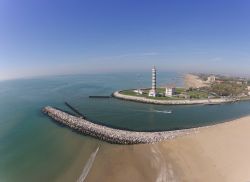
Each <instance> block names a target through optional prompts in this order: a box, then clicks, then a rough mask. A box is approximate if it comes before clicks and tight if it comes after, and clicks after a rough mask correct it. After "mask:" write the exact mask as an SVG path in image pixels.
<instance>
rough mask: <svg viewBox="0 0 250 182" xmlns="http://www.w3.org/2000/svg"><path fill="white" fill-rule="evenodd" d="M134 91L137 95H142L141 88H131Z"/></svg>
mask: <svg viewBox="0 0 250 182" xmlns="http://www.w3.org/2000/svg"><path fill="white" fill-rule="evenodd" d="M133 91H134V92H135V93H137V94H139V95H142V94H143V91H142V90H141V89H136V90H133Z"/></svg>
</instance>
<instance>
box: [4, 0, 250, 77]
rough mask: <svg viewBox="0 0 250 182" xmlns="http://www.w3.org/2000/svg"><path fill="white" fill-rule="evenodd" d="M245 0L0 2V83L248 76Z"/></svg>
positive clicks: (249, 29) (249, 34) (248, 5)
mask: <svg viewBox="0 0 250 182" xmlns="http://www.w3.org/2000/svg"><path fill="white" fill-rule="evenodd" d="M249 9H250V1H248V0H235V1H231V0H224V1H223V0H209V1H208V0H206V1H205V0H175V1H173V0H157V1H153V0H145V1H135V0H79V1H78V0H75V1H73V0H68V1H63V0H58V1H57V0H54V1H50V0H42V1H37V0H0V79H6V78H18V77H27V76H29V77H30V76H37V75H51V74H72V73H73V74H74V73H77V74H78V73H83V74H84V73H106V72H120V71H124V72H125V71H145V70H150V69H151V66H152V65H156V66H157V67H158V69H159V70H162V71H187V72H189V71H198V72H199V71H200V72H203V71H207V72H223V73H234V74H248V73H250V23H249V22H250V11H249Z"/></svg>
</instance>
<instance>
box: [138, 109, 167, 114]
mask: <svg viewBox="0 0 250 182" xmlns="http://www.w3.org/2000/svg"><path fill="white" fill-rule="evenodd" d="M133 111H138V112H154V113H155V112H157V113H163V114H172V110H133Z"/></svg>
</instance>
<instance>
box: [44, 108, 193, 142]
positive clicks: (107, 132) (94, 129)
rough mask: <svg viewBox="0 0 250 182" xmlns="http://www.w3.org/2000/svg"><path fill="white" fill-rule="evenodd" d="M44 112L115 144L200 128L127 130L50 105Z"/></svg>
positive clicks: (160, 138)
mask: <svg viewBox="0 0 250 182" xmlns="http://www.w3.org/2000/svg"><path fill="white" fill-rule="evenodd" d="M43 112H44V113H45V114H47V115H48V116H50V117H51V118H53V119H54V120H55V121H57V122H59V123H61V124H63V125H66V126H68V127H69V128H72V129H74V130H77V131H78V132H81V133H83V134H86V135H90V136H92V137H95V138H97V139H100V140H103V141H106V142H109V143H115V144H139V143H154V142H160V141H163V140H168V139H172V138H175V137H176V136H180V135H186V134H189V133H190V132H194V131H197V130H198V128H194V129H185V130H175V131H163V132H136V131H126V130H119V129H114V128H110V127H107V126H102V125H99V124H95V123H92V122H90V121H87V120H86V119H83V118H81V117H76V116H72V115H70V114H68V113H65V112H63V111H61V110H58V109H55V108H53V107H50V106H47V107H45V108H43Z"/></svg>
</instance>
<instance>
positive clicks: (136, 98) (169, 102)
mask: <svg viewBox="0 0 250 182" xmlns="http://www.w3.org/2000/svg"><path fill="white" fill-rule="evenodd" d="M120 92H121V91H116V92H114V93H113V94H112V95H113V97H115V98H118V99H123V100H129V101H134V102H143V103H148V104H159V105H195V104H206V105H213V104H223V103H231V102H235V101H239V100H237V99H231V98H217V99H179V100H156V99H153V98H152V99H150V98H146V97H139V96H131V95H124V94H121V93H120Z"/></svg>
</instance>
